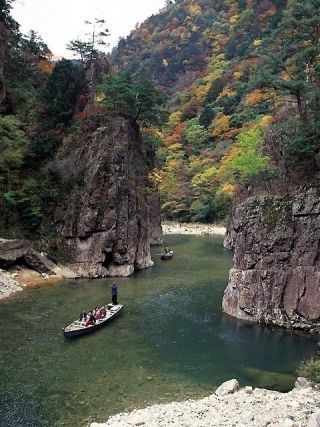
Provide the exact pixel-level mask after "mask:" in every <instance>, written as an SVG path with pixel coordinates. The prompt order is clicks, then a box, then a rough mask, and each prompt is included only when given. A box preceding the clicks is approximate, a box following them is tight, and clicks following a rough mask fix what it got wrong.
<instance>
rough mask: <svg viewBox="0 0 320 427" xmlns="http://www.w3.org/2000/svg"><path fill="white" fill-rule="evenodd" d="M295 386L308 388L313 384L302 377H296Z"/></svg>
mask: <svg viewBox="0 0 320 427" xmlns="http://www.w3.org/2000/svg"><path fill="white" fill-rule="evenodd" d="M294 386H295V388H309V387H312V386H313V382H312V381H310V380H308V379H307V378H304V377H298V378H297V379H296V381H295V383H294Z"/></svg>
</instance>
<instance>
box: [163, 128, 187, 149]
mask: <svg viewBox="0 0 320 427" xmlns="http://www.w3.org/2000/svg"><path fill="white" fill-rule="evenodd" d="M185 128H186V124H185V123H180V124H178V125H177V126H176V127H175V128H174V129H173V132H172V134H171V135H169V136H167V137H166V138H165V139H164V145H165V146H166V147H170V146H172V145H175V144H179V143H180V142H181V141H182V140H183V138H184V137H183V134H184V130H185Z"/></svg>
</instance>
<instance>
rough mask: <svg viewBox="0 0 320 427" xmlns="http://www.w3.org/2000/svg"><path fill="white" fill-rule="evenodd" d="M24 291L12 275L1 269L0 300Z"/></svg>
mask: <svg viewBox="0 0 320 427" xmlns="http://www.w3.org/2000/svg"><path fill="white" fill-rule="evenodd" d="M23 289H24V287H23V286H22V285H20V284H19V283H18V282H17V281H16V280H14V279H13V277H12V276H11V274H10V273H7V272H6V271H4V270H1V269H0V300H2V299H4V298H8V297H9V296H11V295H13V294H15V293H16V292H20V291H22V290H23Z"/></svg>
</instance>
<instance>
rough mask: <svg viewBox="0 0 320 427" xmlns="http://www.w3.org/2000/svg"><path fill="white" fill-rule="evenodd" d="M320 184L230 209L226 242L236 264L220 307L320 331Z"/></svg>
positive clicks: (268, 321)
mask: <svg viewBox="0 0 320 427" xmlns="http://www.w3.org/2000/svg"><path fill="white" fill-rule="evenodd" d="M319 239H320V188H309V189H302V190H300V192H298V193H297V194H296V195H295V196H291V197H289V196H281V197H280V196H278V197H276V196H272V197H271V196H261V197H251V198H249V199H247V200H246V201H245V202H243V203H241V204H239V205H238V206H236V207H235V208H234V211H233V215H232V221H231V223H230V225H229V228H228V231H227V235H226V238H225V246H226V247H229V248H231V249H233V250H234V268H233V269H232V270H231V271H230V278H229V284H228V287H227V288H226V290H225V293H224V298H223V310H224V312H226V313H228V314H230V315H232V316H235V317H237V318H240V319H245V320H249V321H254V322H260V323H266V324H273V325H279V326H282V327H286V328H295V329H302V330H312V329H316V330H317V329H319V330H320V269H319V263H320V259H319V256H320V245H319V242H320V240H319Z"/></svg>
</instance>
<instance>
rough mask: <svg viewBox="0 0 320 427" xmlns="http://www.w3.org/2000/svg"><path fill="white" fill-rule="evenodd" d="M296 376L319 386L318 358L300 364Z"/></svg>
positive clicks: (319, 365) (319, 360)
mask: <svg viewBox="0 0 320 427" xmlns="http://www.w3.org/2000/svg"><path fill="white" fill-rule="evenodd" d="M298 374H299V375H301V376H302V377H305V378H308V380H311V381H313V382H315V383H316V384H320V358H312V359H310V360H305V361H303V362H301V363H300V366H299V368H298Z"/></svg>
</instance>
